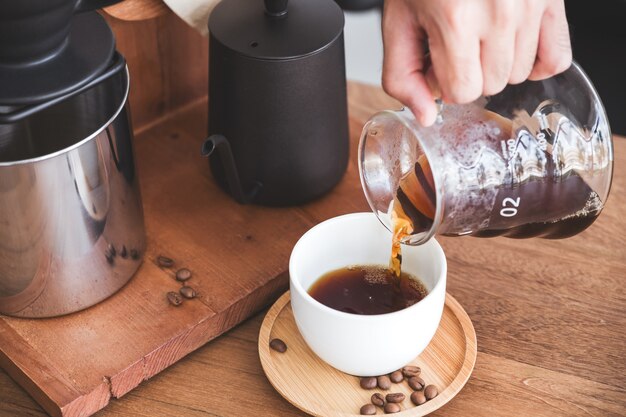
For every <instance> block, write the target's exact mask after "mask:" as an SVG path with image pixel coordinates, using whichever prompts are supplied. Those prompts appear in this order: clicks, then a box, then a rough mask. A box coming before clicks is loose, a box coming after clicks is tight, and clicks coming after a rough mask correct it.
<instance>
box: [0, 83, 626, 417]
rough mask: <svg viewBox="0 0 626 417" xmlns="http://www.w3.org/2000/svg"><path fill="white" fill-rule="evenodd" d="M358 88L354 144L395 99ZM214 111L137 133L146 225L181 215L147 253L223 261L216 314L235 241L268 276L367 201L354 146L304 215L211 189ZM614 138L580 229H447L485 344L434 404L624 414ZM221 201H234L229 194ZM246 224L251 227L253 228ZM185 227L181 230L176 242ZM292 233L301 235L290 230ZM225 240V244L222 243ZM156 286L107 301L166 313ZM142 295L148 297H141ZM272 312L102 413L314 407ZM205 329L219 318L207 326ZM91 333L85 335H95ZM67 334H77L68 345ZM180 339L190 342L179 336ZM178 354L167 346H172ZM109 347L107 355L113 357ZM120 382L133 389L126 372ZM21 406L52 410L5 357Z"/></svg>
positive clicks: (472, 410) (625, 363) (3, 392)
mask: <svg viewBox="0 0 626 417" xmlns="http://www.w3.org/2000/svg"><path fill="white" fill-rule="evenodd" d="M349 100H350V106H349V108H350V116H351V121H350V128H351V138H352V142H351V145H352V148H351V155H352V156H353V158H354V157H355V155H356V147H355V146H356V141H357V139H358V135H359V134H360V130H361V126H362V125H363V123H364V121H365V119H366V118H367V117H369V116H370V115H371V114H372V113H373V112H374V111H376V110H379V109H383V108H388V107H390V106H391V107H393V102H392V101H391V100H390V99H389V98H388V97H386V96H384V95H383V94H382V92H380V91H379V90H377V89H374V88H369V87H363V86H360V85H356V84H352V85H350V86H349ZM205 113H206V109H205V104H204V103H200V104H197V105H196V106H195V107H193V106H192V107H189V108H187V109H186V110H183V111H181V112H179V113H178V114H176V115H175V116H174V118H173V119H172V120H165V121H162V122H161V123H160V124H159V125H158V126H157V127H154V128H151V129H148V130H147V131H146V132H144V133H143V134H141V135H140V136H139V137H137V151H138V152H137V154H138V160H139V165H140V166H139V168H140V176H141V180H142V191H143V192H144V199H145V200H146V201H149V200H150V198H152V199H155V196H156V197H157V198H156V199H155V200H153V203H150V204H149V205H148V207H147V208H146V216H147V219H148V227H149V230H154V229H155V228H157V226H158V222H166V223H169V225H170V227H168V230H169V231H168V232H167V233H165V232H164V233H161V234H160V235H159V237H158V239H152V240H151V242H150V246H151V248H152V249H151V250H152V252H151V255H149V256H154V254H156V253H161V252H162V253H167V254H170V255H172V256H174V257H175V258H177V260H179V262H181V263H183V264H185V265H191V266H192V269H194V272H195V273H197V271H196V268H200V267H201V266H200V265H205V266H208V267H210V268H211V273H212V274H221V275H222V276H224V275H226V276H227V277H228V280H225V282H224V284H223V288H222V289H216V287H214V286H211V285H210V284H208V278H206V279H207V281H206V282H203V284H202V285H203V287H207V288H203V289H202V291H201V294H202V295H203V297H205V298H202V299H200V300H195V301H199V302H200V303H194V304H193V305H192V307H193V309H195V308H204V307H205V306H206V308H207V309H211V310H212V311H213V312H214V313H215V314H217V313H218V312H219V311H220V307H221V308H225V306H224V305H223V303H221V302H220V299H221V297H223V296H228V295H223V294H231V293H232V292H235V291H237V287H238V286H239V287H241V286H244V288H245V291H249V289H250V288H251V284H250V281H246V280H244V282H245V283H241V284H240V282H241V281H242V279H241V277H240V276H237V275H233V266H232V265H228V263H227V262H223V260H222V259H221V258H223V257H224V256H227V254H228V253H229V252H230V251H233V250H239V251H242V252H243V254H244V255H245V258H246V260H245V264H246V268H248V269H249V271H250V273H251V274H254V276H255V278H254V279H256V280H263V279H267V277H269V276H271V275H272V274H278V273H280V272H282V271H284V270H285V269H286V267H287V261H288V256H289V251H290V249H291V248H290V245H291V244H293V243H294V242H295V240H296V239H297V237H298V236H297V235H298V234H299V231H298V230H297V229H298V228H302V229H305V228H307V227H308V225H310V224H313V223H317V222H319V221H322V220H324V219H325V218H328V217H330V216H334V215H337V214H341V213H347V212H354V211H363V210H367V203H366V202H365V199H364V197H363V195H362V191H361V189H360V184H359V181H358V176H357V173H358V172H357V169H356V162H355V161H354V160H352V161H351V165H350V167H349V168H348V172H347V174H346V176H345V178H344V179H343V181H342V182H341V183H340V184H339V185H338V186H337V188H336V189H335V190H334V191H333V193H332V194H331V195H329V196H327V197H325V198H323V199H320V200H318V201H316V202H313V203H311V204H308V205H306V206H304V207H301V208H299V209H298V210H297V211H298V216H297V217H296V220H293V221H292V222H291V223H289V222H285V223H280V222H279V224H282V225H283V226H275V225H274V227H272V226H271V225H263V224H262V223H264V222H274V221H276V220H275V219H276V218H278V219H279V221H280V218H281V217H284V213H285V212H284V211H282V210H276V209H266V210H265V209H262V210H260V212H258V213H257V212H256V211H254V209H253V208H248V207H241V206H237V205H234V204H233V205H231V206H229V205H228V204H230V202H229V201H227V199H225V198H224V197H223V196H222V195H221V194H220V193H216V194H215V195H214V196H212V197H209V196H208V195H206V194H205V191H206V189H205V188H203V187H213V185H212V184H213V183H212V179H211V178H210V174H209V173H208V171H207V170H206V166H205V161H204V160H202V159H200V158H199V157H198V158H197V159H194V158H196V155H197V152H198V148H199V146H200V143H201V138H202V136H203V134H204V131H205V123H206V114H205ZM614 143H615V173H614V178H613V186H612V190H611V196H610V198H609V200H608V203H607V206H606V208H605V210H604V212H603V213H602V214H601V215H600V216H599V218H598V220H597V221H596V222H595V223H594V224H593V225H592V226H591V227H590V228H589V229H588V230H586V231H585V232H583V233H581V234H580V235H579V236H576V237H573V238H570V239H566V240H559V241H549V240H543V239H529V240H513V239H506V238H495V239H477V238H439V239H438V240H439V242H440V243H441V244H442V246H443V247H444V250H445V252H446V255H447V258H448V280H447V286H448V291H449V292H450V293H451V294H452V295H453V296H454V297H455V298H456V299H457V300H458V301H459V303H460V304H461V305H462V306H463V307H464V309H465V310H466V311H467V312H468V314H469V316H470V318H471V319H472V322H473V323H474V327H475V329H476V334H477V339H478V351H479V352H478V357H477V360H476V366H475V369H474V372H473V373H472V376H471V378H470V380H469V381H468V383H467V384H466V385H465V387H464V388H463V390H461V392H460V393H459V394H458V395H457V396H456V397H455V398H454V399H453V400H452V401H451V402H449V403H448V404H447V405H445V406H444V407H442V408H441V409H440V410H438V411H436V412H434V413H433V414H431V415H433V416H446V417H466V416H479V417H481V416H485V417H487V416H489V417H491V416H495V417H518V416H520V415H529V416H539V417H548V416H550V417H551V416H563V417H571V416H574V417H578V416H581V417H582V416H586V417H589V416H598V417H600V416H602V417H604V416H609V417H613V416H615V417H617V416H624V415H626V390H625V388H624V381H625V379H624V375H626V289H625V288H626V287H624V285H623V282H624V281H623V280H624V276H626V246H625V243H626V242H625V241H624V240H625V237H624V235H625V233H626V217H625V216H623V214H622V212H623V208H624V207H626V140H625V139H624V138H617V137H616V138H615V140H614ZM170 153H171V155H170ZM182 154H185V155H188V160H186V161H187V162H186V164H184V166H180V164H177V163H176V162H175V159H176V158H180V157H181V155H182ZM146 155H149V157H148V156H146ZM149 158H155V159H154V160H152V159H149ZM149 161H150V162H149ZM158 170H163V171H168V172H169V170H171V171H172V173H171V174H168V175H165V174H163V179H162V180H160V182H155V181H154V180H152V181H150V178H151V176H154V175H156V171H158ZM194 172H197V173H201V174H202V175H203V176H204V177H203V181H205V182H204V183H203V184H204V185H203V187H199V186H198V188H195V187H194V186H193V185H190V184H185V183H184V182H183V183H177V182H176V180H175V179H174V178H171V179H170V177H169V175H172V176H183V175H191V176H193V173H194ZM152 178H155V177H152ZM146 181H148V182H146ZM178 188H181V190H178ZM181 197H182V199H181ZM196 199H199V200H198V201H196ZM223 204H227V206H226V207H222V205H223ZM175 205H181V206H187V207H188V209H189V213H191V214H190V216H191V215H197V213H203V216H205V217H209V216H208V215H207V213H215V216H217V217H214V216H210V217H211V219H207V220H203V222H202V224H203V225H204V226H202V227H206V225H205V223H204V222H205V221H206V222H208V224H209V225H210V226H211V227H215V225H216V224H218V223H219V221H218V218H220V217H219V216H222V217H221V218H223V216H224V215H225V213H228V212H233V213H235V214H236V220H235V222H236V224H235V225H234V226H233V227H241V226H242V225H246V228H245V229H246V230H245V232H238V234H239V236H226V235H222V236H215V235H211V234H209V236H208V237H207V236H204V235H205V234H206V233H203V232H202V231H201V230H197V231H196V230H192V231H191V233H190V232H188V231H187V230H188V229H191V223H193V222H192V221H191V219H179V218H172V217H171V216H168V215H167V213H168V208H171V207H172V206H175ZM149 213H152V214H150V215H149ZM259 213H261V214H259ZM259 216H260V217H259ZM287 223H288V224H287ZM292 227H293V228H294V229H296V230H295V231H293V235H292V234H290V233H289V232H290V230H291V228H292ZM250 228H251V230H250V232H248V229H250ZM195 229H201V227H195ZM247 236H251V238H250V239H247V238H246V237H247ZM285 236H287V237H285ZM289 236H292V237H291V238H290V237H289ZM179 239H180V240H181V241H182V242H183V243H180V242H178V240H179ZM283 239H284V241H283ZM289 239H293V240H292V241H291V242H289ZM195 245H205V246H203V247H205V248H211V250H205V251H203V252H202V254H200V255H193V252H192V251H191V250H190V249H189V248H190V247H191V246H195ZM211 245H212V246H211ZM222 245H223V247H222ZM214 246H218V248H217V249H214V248H213V247H214ZM265 247H267V248H266V249H268V250H271V251H274V252H276V253H277V255H276V256H277V258H275V259H273V260H272V262H276V264H277V265H279V266H276V267H275V268H274V269H272V268H269V269H268V270H265V269H264V265H265V264H264V263H262V262H264V259H263V255H262V254H263V253H266V252H264V250H265V249H264V248H265ZM213 250H215V251H216V252H215V253H213V252H212V251H213ZM196 258H199V260H195V259H196ZM151 259H153V258H151ZM144 268H149V269H150V271H152V272H154V276H153V277H152V279H154V280H156V281H157V285H155V287H158V289H157V290H156V292H157V293H158V294H160V295H162V294H163V292H162V291H165V289H166V288H172V287H171V285H172V281H171V278H170V275H168V274H169V272H165V271H161V270H159V269H156V267H155V266H154V264H153V263H150V262H147V263H146V265H144ZM200 270H202V269H200ZM199 278H200V274H196V276H195V277H194V278H192V283H194V280H196V279H198V281H200V279H199ZM203 279H205V278H203ZM270 282H272V283H273V285H275V286H276V288H277V289H276V291H275V292H273V294H272V295H267V299H268V300H269V299H271V298H272V296H276V294H278V293H279V292H280V291H282V289H284V288H285V285H286V277H285V276H283V277H282V278H279V279H277V280H273V281H270ZM133 283H134V281H133V282H131V284H133ZM246 283H247V284H246ZM126 290H127V288H125V289H124V291H126ZM144 291H145V290H144ZM216 291H218V292H216ZM219 291H222V292H219ZM245 291H244V292H245ZM121 294H123V292H122V293H121ZM151 296H154V297H156V295H155V294H150V293H147V294H145V295H142V296H141V298H140V300H141V302H139V303H138V302H137V301H130V300H129V299H126V298H123V297H122V298H121V301H117V297H114V298H113V299H111V300H109V301H107V303H120V304H123V303H124V302H127V304H131V305H133V306H137V310H143V309H144V308H145V309H146V310H148V311H149V312H150V314H143V315H140V314H137V313H134V314H129V315H128V316H127V317H124V318H123V320H121V322H122V323H124V325H125V326H133V328H136V329H139V330H140V329H145V328H149V327H150V326H155V327H156V326H157V325H159V324H163V323H162V321H161V320H160V319H159V316H158V315H156V313H153V311H154V310H153V309H154V308H156V307H155V306H153V305H152V304H151V303H150V302H148V301H147V300H150V297H151ZM156 298H158V297H156ZM268 302H269V301H268ZM143 303H147V305H146V306H143ZM199 304H201V305H199ZM105 305H106V304H105ZM104 307H105V306H104V305H103V306H98V307H96V308H104ZM234 308H235V309H236V312H237V314H234V315H233V316H230V315H228V314H226V315H222V316H221V318H220V320H223V321H227V320H235V319H234V318H232V317H237V315H239V316H238V318H241V317H244V316H245V315H246V314H248V313H249V312H245V311H243V310H241V309H240V308H241V306H240V307H239V309H238V308H237V307H234ZM167 311H168V313H169V310H167ZM221 311H222V312H223V311H224V310H221ZM174 314H175V315H174V316H169V315H168V316H167V317H166V318H164V319H163V322H164V323H165V324H164V325H168V326H174V324H172V323H171V322H172V321H174V322H175V321H177V320H179V317H178V316H177V315H176V314H182V313H181V312H180V311H178V312H177V310H175V311H174ZM147 316H150V317H149V318H146V317H147ZM262 319H263V314H259V315H257V316H255V317H254V318H253V319H251V320H248V321H246V322H245V323H243V324H242V325H240V326H238V327H237V328H235V329H234V330H231V331H230V332H228V333H227V334H225V335H224V336H221V337H219V338H217V339H215V340H213V341H212V342H211V343H209V344H207V345H206V346H203V347H202V348H200V349H198V350H197V351H196V352H194V353H192V354H190V355H188V356H187V357H185V358H183V359H182V360H180V361H179V362H178V363H177V364H176V365H174V366H172V367H170V368H169V369H167V370H165V371H162V372H160V373H158V374H157V375H154V376H153V377H152V378H151V380H150V381H149V382H144V383H142V384H141V385H140V386H139V387H138V388H136V389H134V390H133V391H130V392H129V393H128V394H126V395H124V397H123V398H122V399H120V400H111V401H110V404H109V405H108V406H107V408H106V409H104V410H103V411H101V412H99V413H97V416H98V417H121V416H175V415H185V416H193V417H195V416H207V415H208V416H276V415H280V416H287V417H289V416H303V415H304V413H302V412H301V411H299V410H298V409H296V408H295V407H293V406H292V405H290V404H289V403H288V402H287V401H285V400H284V399H282V397H281V396H280V395H279V394H278V393H277V392H276V391H275V390H274V389H273V388H272V386H271V385H270V383H269V382H268V381H267V379H266V377H265V375H264V374H263V370H262V368H261V364H260V360H259V357H258V349H257V341H258V334H259V329H260V326H261V322H262ZM76 320H77V319H76ZM141 320H143V321H145V322H141ZM111 323H112V322H109V321H107V322H106V323H102V325H103V326H106V328H107V329H109V330H110V329H111V328H112V327H113V326H111ZM231 323H232V322H231ZM41 327H42V329H40V330H41V331H44V332H46V331H47V330H46V327H47V326H41ZM78 327H79V328H81V329H83V331H84V332H85V333H89V332H90V331H91V330H90V327H89V326H86V325H82V326H78ZM207 327H208V326H207ZM9 330H10V332H7V331H6V330H5V328H4V327H2V330H1V331H0V340H4V339H5V337H10V336H6V335H7V334H9V335H10V334H11V332H15V330H14V329H13V330H11V329H9ZM201 330H202V331H211V329H208V330H207V329H206V327H205V328H201ZM141 331H142V330H141ZM62 334H63V338H64V339H66V338H67V337H68V336H71V333H70V332H65V333H62ZM139 334H141V335H143V334H144V333H139ZM182 334H185V332H184V331H183V332H182ZM18 335H19V334H18ZM47 335H48V337H49V338H50V340H54V339H55V338H57V339H60V337H58V336H56V334H53V331H52V329H51V330H50V331H49V333H47ZM84 337H85V336H83V338H82V339H79V340H81V341H84V340H85V338H84ZM181 337H182V339H184V337H183V336H181ZM189 337H190V336H188V338H189ZM34 339H36V334H33V335H30V338H29V339H28V340H26V341H25V342H24V343H25V344H23V345H21V347H20V346H19V345H13V344H12V346H14V348H15V354H14V356H20V355H22V353H21V350H20V349H29V346H31V344H33V343H35V342H34ZM55 343H56V344H57V345H60V344H62V342H59V341H57V342H55ZM110 343H111V344H110V345H109V347H107V349H111V350H112V351H114V352H116V354H118V355H124V352H125V349H126V345H128V346H129V349H131V350H132V349H135V347H134V346H135V343H138V342H134V341H132V340H120V341H118V342H117V344H114V343H113V342H110ZM69 344H70V342H69V341H67V343H66V345H65V346H67V345H69ZM178 346H188V345H184V344H183V343H181V342H179V343H178ZM43 348H45V346H44V347H43ZM178 352H179V353H181V351H180V350H179V351H178ZM100 354H102V352H101V351H96V352H94V358H98V355H100ZM157 356H158V355H157ZM162 356H167V355H161V356H159V359H158V360H163V358H162ZM174 357H175V356H170V359H173V358H174ZM46 358H47V357H46V356H45V354H44V353H42V355H41V356H40V357H39V358H38V359H37V361H38V362H35V363H42V364H44V365H46V366H47V367H48V368H47V369H48V372H50V373H54V372H56V369H57V368H56V366H52V365H51V364H50V363H49V362H47V361H44V359H46ZM66 360H67V361H69V359H66ZM100 360H101V359H99V358H98V359H97V361H94V363H93V364H91V366H90V367H89V368H88V371H87V372H86V373H85V375H82V377H81V376H80V375H78V374H76V375H72V376H71V377H70V379H76V381H81V380H82V379H87V378H92V377H93V380H94V381H95V380H96V378H95V377H94V375H95V364H96V363H97V362H99V361H100ZM102 360H103V361H105V362H106V359H102ZM156 362H157V363H158V361H156ZM143 363H144V360H143V359H142V360H141V361H139V365H137V368H136V369H134V370H133V371H132V373H130V371H129V375H131V374H132V375H136V374H139V375H141V378H140V379H143V375H144V374H143V369H144V368H143ZM146 369H150V370H151V371H150V372H147V373H146V375H149V374H153V373H154V370H155V369H158V366H156V367H155V365H151V366H148V367H146ZM77 377H78V378H77ZM81 378H82V379H81ZM120 390H121V391H125V389H123V386H122V385H121V384H120ZM22 415H25V416H43V415H45V412H44V411H43V410H42V408H41V407H40V406H39V405H37V403H36V402H35V401H34V400H33V399H32V398H31V397H29V396H28V394H27V393H26V392H25V391H23V390H22V388H20V387H19V386H18V385H17V384H16V383H15V382H14V381H13V380H12V379H11V378H9V377H8V376H7V374H6V373H4V372H1V371H0V416H2V417H5V416H7V417H8V416H22Z"/></svg>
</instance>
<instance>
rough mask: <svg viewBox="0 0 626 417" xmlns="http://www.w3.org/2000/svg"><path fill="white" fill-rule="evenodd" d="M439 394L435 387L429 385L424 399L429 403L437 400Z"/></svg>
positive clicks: (425, 390)
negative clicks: (434, 399)
mask: <svg viewBox="0 0 626 417" xmlns="http://www.w3.org/2000/svg"><path fill="white" fill-rule="evenodd" d="M437 394H439V391H438V390H437V387H436V386H434V385H427V386H426V388H424V397H426V399H427V400H429V401H430V400H432V399H433V398H435V397H436V396H437Z"/></svg>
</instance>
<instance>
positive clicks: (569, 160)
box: [359, 64, 613, 245]
mask: <svg viewBox="0 0 626 417" xmlns="http://www.w3.org/2000/svg"><path fill="white" fill-rule="evenodd" d="M440 110H441V111H440V114H439V118H438V121H437V122H436V123H435V125H433V126H431V127H426V128H425V127H422V126H420V125H419V123H418V122H417V121H416V120H415V118H414V116H413V114H412V113H411V112H410V111H409V110H408V109H402V110H400V111H383V112H380V113H377V114H376V115H374V116H373V117H372V118H371V119H370V120H369V121H368V122H367V124H366V125H365V127H364V128H363V133H362V136H361V142H360V145H359V171H360V175H361V184H362V186H363V190H364V192H365V195H366V197H367V200H368V202H369V204H370V206H371V208H372V210H373V211H374V213H375V214H376V215H377V216H378V218H379V219H380V220H381V222H382V223H383V224H384V225H385V226H386V227H387V228H388V229H389V230H390V231H394V224H396V223H394V222H397V219H398V218H401V219H404V220H406V224H407V225H408V226H407V229H406V231H405V233H403V234H402V242H403V243H407V244H412V245H418V244H421V243H424V242H425V241H427V240H428V239H430V238H431V237H432V236H433V235H434V234H442V235H451V236H460V235H472V236H478V237H490V236H507V237H512V238H526V237H535V236H536V237H543V238H550V239H556V238H564V237H568V236H572V235H575V234H577V233H579V232H581V231H582V230H584V229H585V228H587V227H588V226H589V225H590V224H591V223H593V221H594V220H595V219H596V217H597V216H598V215H599V214H600V212H601V210H602V208H603V207H604V204H605V203H606V199H607V197H608V194H609V189H610V185H611V178H612V172H613V144H612V141H611V132H610V128H609V124H608V121H607V117H606V114H605V111H604V108H603V106H602V103H601V101H600V99H599V97H598V94H597V93H596V91H595V90H594V88H593V86H592V84H591V82H590V81H589V79H588V78H587V76H586V75H585V74H584V72H583V71H582V70H581V69H580V67H578V66H577V65H576V64H573V65H572V66H571V67H570V68H569V69H568V70H567V71H565V72H564V73H562V74H559V75H557V76H555V77H552V78H549V79H547V80H543V81H526V82H524V83H522V84H519V85H509V86H507V87H506V88H505V89H504V91H502V92H501V93H500V94H497V95H495V96H491V97H483V98H480V99H479V100H477V101H475V102H473V103H470V104H464V105H449V104H443V105H441V108H440ZM396 229H397V224H396ZM396 232H397V230H396Z"/></svg>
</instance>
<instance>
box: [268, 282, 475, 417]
mask: <svg viewBox="0 0 626 417" xmlns="http://www.w3.org/2000/svg"><path fill="white" fill-rule="evenodd" d="M273 338H280V339H282V340H283V341H284V342H285V343H286V344H287V351H286V352H285V353H279V352H276V351H274V350H272V349H270V347H269V342H270V340H272V339H273ZM259 356H260V358H261V364H262V365H263V370H264V371H265V375H267V378H268V379H269V381H270V383H271V384H272V385H273V386H274V388H275V389H276V391H278V392H279V393H280V395H282V396H283V397H284V398H285V399H286V400H287V401H289V402H290V403H291V404H293V405H294V406H296V407H298V408H299V409H301V410H302V411H305V412H307V413H309V414H312V415H315V416H324V417H335V416H341V417H349V416H358V415H359V409H360V408H361V406H362V405H364V404H367V403H369V402H370V397H371V395H372V394H373V393H375V392H380V393H382V394H383V395H385V394H386V393H390V392H402V393H404V394H405V395H406V398H405V400H404V401H403V402H402V403H401V404H400V406H401V407H402V411H401V412H400V413H397V414H394V415H395V416H399V417H409V416H411V417H417V416H424V415H426V414H428V413H431V412H433V411H435V410H437V409H438V408H440V407H442V406H443V405H444V404H446V403H447V402H448V401H450V400H451V399H452V398H454V396H455V395H456V394H457V393H458V392H459V391H460V390H461V388H463V386H464V385H465V383H466V382H467V380H468V379H469V376H470V374H471V373H472V369H473V368H474V363H475V362H476V333H475V331H474V326H473V325H472V322H471V320H470V318H469V317H468V315H467V313H466V312H465V310H463V307H461V305H460V304H459V303H458V302H457V301H456V300H455V299H454V298H453V297H452V296H451V295H449V294H446V303H445V307H444V311H443V316H442V318H441V323H440V324H439V329H438V330H437V333H436V334H435V337H434V338H433V340H432V341H431V342H430V344H429V345H428V347H427V348H426V350H424V352H422V354H421V355H420V356H419V357H417V358H416V359H414V360H413V361H412V362H411V363H410V364H411V365H417V366H419V367H421V368H422V373H421V375H420V376H421V377H422V378H423V379H424V381H426V383H427V384H435V385H436V386H437V388H438V389H439V395H438V396H437V397H435V398H434V399H432V400H430V401H428V402H426V403H425V404H422V405H420V406H417V407H416V406H414V405H413V404H412V403H411V401H410V399H409V396H410V394H411V392H412V390H411V389H410V388H409V386H408V384H407V383H406V381H404V382H402V383H399V384H393V385H392V387H391V389H390V390H389V391H383V390H380V389H374V390H364V389H362V388H361V387H360V386H359V378H357V377H355V376H352V375H348V374H345V373H343V372H341V371H338V370H336V369H335V368H333V367H331V366H330V365H328V364H326V363H325V362H323V361H322V360H321V359H320V358H318V357H317V356H316V355H315V353H313V351H311V349H309V347H308V346H307V345H306V343H305V342H304V340H303V339H302V336H300V333H299V332H298V328H297V327H296V323H295V321H294V318H293V314H292V311H291V303H290V297H289V292H287V293H285V294H284V295H283V296H282V297H280V298H279V299H278V301H276V303H275V304H274V305H273V306H272V308H271V309H270V310H269V311H268V313H267V315H266V316H265V319H264V320H263V325H262V326H261V332H260V334H259ZM378 414H384V413H383V411H382V410H381V409H378Z"/></svg>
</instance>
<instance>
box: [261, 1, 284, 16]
mask: <svg viewBox="0 0 626 417" xmlns="http://www.w3.org/2000/svg"><path fill="white" fill-rule="evenodd" d="M263 1H264V2H265V13H267V14H268V15H270V16H272V17H281V16H284V15H286V14H287V2H288V1H289V0H263Z"/></svg>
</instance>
